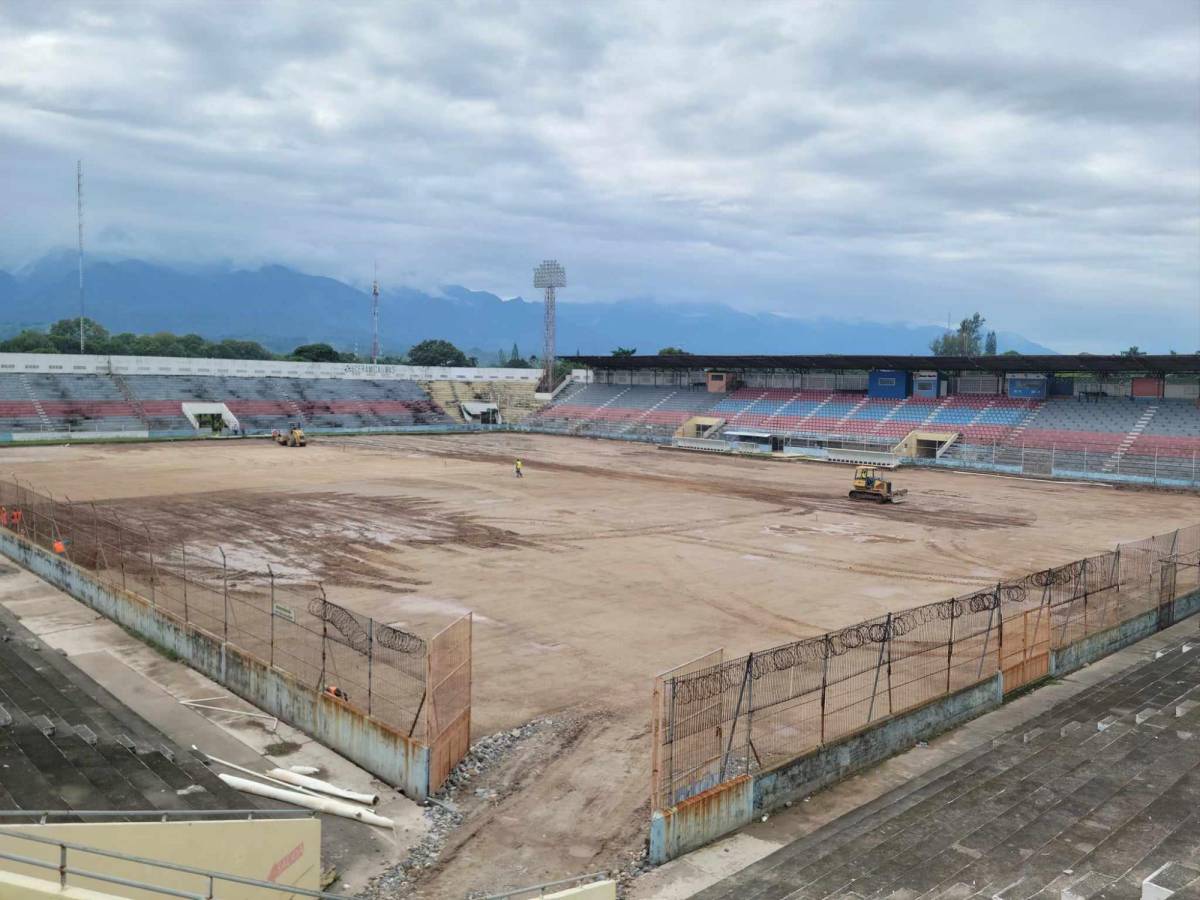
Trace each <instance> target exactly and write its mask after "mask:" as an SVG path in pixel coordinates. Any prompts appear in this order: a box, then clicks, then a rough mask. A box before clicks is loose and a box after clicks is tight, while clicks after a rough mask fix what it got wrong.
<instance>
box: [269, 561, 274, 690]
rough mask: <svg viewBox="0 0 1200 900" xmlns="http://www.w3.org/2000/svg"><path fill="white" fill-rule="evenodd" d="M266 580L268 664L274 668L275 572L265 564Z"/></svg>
mask: <svg viewBox="0 0 1200 900" xmlns="http://www.w3.org/2000/svg"><path fill="white" fill-rule="evenodd" d="M267 578H269V579H270V581H271V619H270V624H269V626H268V627H269V628H270V638H269V641H268V643H269V644H270V650H269V651H268V652H269V653H270V664H271V668H272V669H273V668H275V570H274V569H272V568H271V564H270V563H267Z"/></svg>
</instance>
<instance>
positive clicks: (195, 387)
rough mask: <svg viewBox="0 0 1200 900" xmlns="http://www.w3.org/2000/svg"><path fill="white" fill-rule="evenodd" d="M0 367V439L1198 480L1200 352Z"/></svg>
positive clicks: (72, 361)
mask: <svg viewBox="0 0 1200 900" xmlns="http://www.w3.org/2000/svg"><path fill="white" fill-rule="evenodd" d="M2 356H3V358H2V359H0V440H10V441H28V440H36V439H50V440H53V439H57V438H59V437H61V436H62V435H64V434H65V435H73V436H76V437H78V436H79V435H80V434H83V435H84V436H87V437H92V438H105V437H126V438H146V437H188V436H202V435H204V436H206V435H210V434H212V433H213V432H217V433H220V434H231V433H232V434H243V435H258V434H269V433H271V432H272V431H274V430H276V429H283V428H286V427H288V426H289V424H291V423H297V424H299V425H301V426H302V427H304V428H305V429H308V430H310V431H313V432H315V433H321V432H326V433H339V432H340V433H354V432H372V431H406V430H414V429H419V430H429V429H434V430H439V429H451V430H455V429H464V428H476V427H499V428H517V429H520V430H530V431H540V432H550V433H559V434H567V435H576V436H584V437H606V438H617V439H624V440H633V441H643V442H649V443H656V444H664V445H672V446H675V447H678V448H681V449H689V450H702V451H707V452H727V453H770V454H776V455H782V456H796V457H801V458H809V459H820V460H833V461H841V462H870V463H875V464H881V465H886V466H895V465H900V464H905V463H912V464H917V465H933V466H950V467H961V468H972V469H984V470H994V471H1001V472H1007V473H1020V474H1032V475H1050V476H1057V477H1085V478H1092V479H1101V480H1109V481H1126V482H1134V483H1155V484H1165V485H1175V486H1195V485H1197V484H1200V478H1198V475H1200V471H1198V462H1200V406H1198V403H1200V357H1196V356H1175V355H1171V356H1137V357H1126V356H1087V355H1081V356H992V357H979V358H974V357H971V358H968V357H932V356H930V357H893V356H773V357H761V356H642V357H638V356H634V357H614V356H607V357H601V356H580V357H575V358H573V361H574V363H575V364H576V366H577V368H576V369H575V370H574V371H573V373H572V374H571V376H570V377H569V378H567V379H566V380H564V381H563V382H562V383H561V384H560V385H558V387H557V389H556V390H555V391H554V392H553V393H544V394H540V393H536V391H537V381H536V372H534V371H533V370H528V369H451V368H444V369H438V368H418V367H411V366H363V365H344V364H319V363H282V362H261V361H240V360H192V359H148V358H141V357H100V356H95V357H86V356H63V357H53V356H44V355H36V354H27V355H26V354H4V355H2Z"/></svg>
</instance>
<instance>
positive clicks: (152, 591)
mask: <svg viewBox="0 0 1200 900" xmlns="http://www.w3.org/2000/svg"><path fill="white" fill-rule="evenodd" d="M0 526H2V527H6V528H9V529H10V530H12V531H14V532H16V533H18V534H20V535H22V536H24V537H25V538H27V539H29V540H31V541H33V542H34V543H36V544H38V545H39V546H41V547H44V548H45V549H47V550H50V551H51V552H54V553H57V554H60V555H62V556H64V557H65V558H67V559H69V560H70V561H71V562H73V563H75V564H77V565H79V566H82V567H84V568H86V569H89V570H91V571H92V572H93V573H94V574H95V576H96V577H98V578H99V579H100V580H101V581H103V582H105V583H107V584H108V585H110V586H112V587H114V588H121V589H124V590H127V591H131V592H133V593H136V594H139V595H141V596H142V597H145V598H146V599H148V600H149V601H150V602H151V603H152V604H153V605H154V606H156V607H158V608H159V609H161V610H163V611H165V612H167V613H169V614H170V615H172V616H173V617H174V618H176V619H177V620H179V621H181V622H184V623H185V624H187V625H191V626H193V627H195V628H199V629H202V630H203V631H205V632H208V633H209V634H210V635H212V636H213V637H215V638H217V639H219V640H221V641H224V642H228V643H229V644H232V645H234V646H236V647H238V648H239V649H241V650H242V651H244V652H246V653H247V654H249V655H251V656H254V657H256V658H258V659H259V660H261V661H263V662H266V663H268V664H270V665H271V666H275V667H278V668H280V669H282V670H284V671H286V672H288V673H289V674H291V675H292V676H294V677H295V678H296V679H297V680H299V681H300V682H302V683H303V684H306V685H310V686H311V687H312V688H313V690H314V691H324V690H326V689H332V688H337V689H338V691H340V692H341V694H342V695H343V696H344V697H346V698H347V699H348V700H349V702H351V703H353V704H354V705H355V706H358V707H359V708H361V709H364V710H366V711H367V713H368V714H369V715H371V716H374V717H375V718H377V719H379V720H380V721H382V722H385V723H387V724H388V725H390V726H392V727H394V728H396V729H398V730H400V731H401V732H402V733H404V734H406V735H408V736H410V737H414V738H417V739H424V738H425V734H424V731H425V722H426V717H425V716H423V715H422V711H423V709H424V707H425V705H426V677H427V665H426V662H427V660H426V657H427V645H426V642H425V641H424V640H423V639H422V638H421V637H419V636H417V635H415V634H411V633H409V632H407V631H402V630H400V629H398V628H393V627H391V626H388V625H384V624H382V623H380V622H376V621H375V620H373V619H371V618H369V617H367V616H364V615H361V614H360V613H356V612H354V611H352V610H349V609H346V608H345V607H343V606H340V605H338V604H337V603H334V602H332V601H330V600H329V599H328V598H327V597H326V596H325V590H324V588H323V587H322V585H321V584H320V583H318V582H306V581H302V580H297V579H296V578H294V577H293V576H291V575H288V576H287V577H282V576H280V575H279V574H278V573H276V572H275V571H274V569H273V568H272V566H271V565H270V564H269V563H266V562H262V561H259V560H257V559H244V558H241V555H240V552H239V553H234V552H232V551H231V552H230V553H227V552H226V550H225V548H223V547H221V546H218V545H208V546H201V545H197V544H187V543H183V542H179V541H175V540H171V539H168V538H167V537H166V536H164V535H163V534H161V533H158V534H156V533H155V531H154V530H153V529H152V528H150V527H148V526H147V525H145V524H144V523H142V522H140V521H138V520H137V519H136V518H135V517H133V516H132V515H130V514H128V513H126V512H123V511H120V510H117V509H115V508H113V507H109V506H98V505H96V504H94V503H78V502H72V501H70V500H69V499H66V498H64V499H62V500H57V499H53V498H51V497H50V496H48V495H46V494H43V493H40V492H38V491H35V490H33V489H32V488H31V487H29V486H27V485H24V484H21V483H20V482H18V481H16V480H13V481H0Z"/></svg>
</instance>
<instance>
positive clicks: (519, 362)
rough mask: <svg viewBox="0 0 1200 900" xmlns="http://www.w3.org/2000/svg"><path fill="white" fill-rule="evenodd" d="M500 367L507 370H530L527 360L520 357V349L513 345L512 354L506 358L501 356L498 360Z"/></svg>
mask: <svg viewBox="0 0 1200 900" xmlns="http://www.w3.org/2000/svg"><path fill="white" fill-rule="evenodd" d="M500 365H501V366H503V367H504V368H507V369H528V368H530V365H529V360H527V359H525V357H523V356H522V355H521V348H520V347H518V346H517V345H516V343H514V344H513V345H512V352H511V353H509V354H508V358H507V359H505V358H504V357H503V356H502V357H501V358H500Z"/></svg>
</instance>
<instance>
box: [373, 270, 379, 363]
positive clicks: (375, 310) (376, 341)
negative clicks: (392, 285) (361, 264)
mask: <svg viewBox="0 0 1200 900" xmlns="http://www.w3.org/2000/svg"><path fill="white" fill-rule="evenodd" d="M371 362H372V363H378V362H379V262H378V260H376V262H375V278H374V279H373V280H372V281H371Z"/></svg>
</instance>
